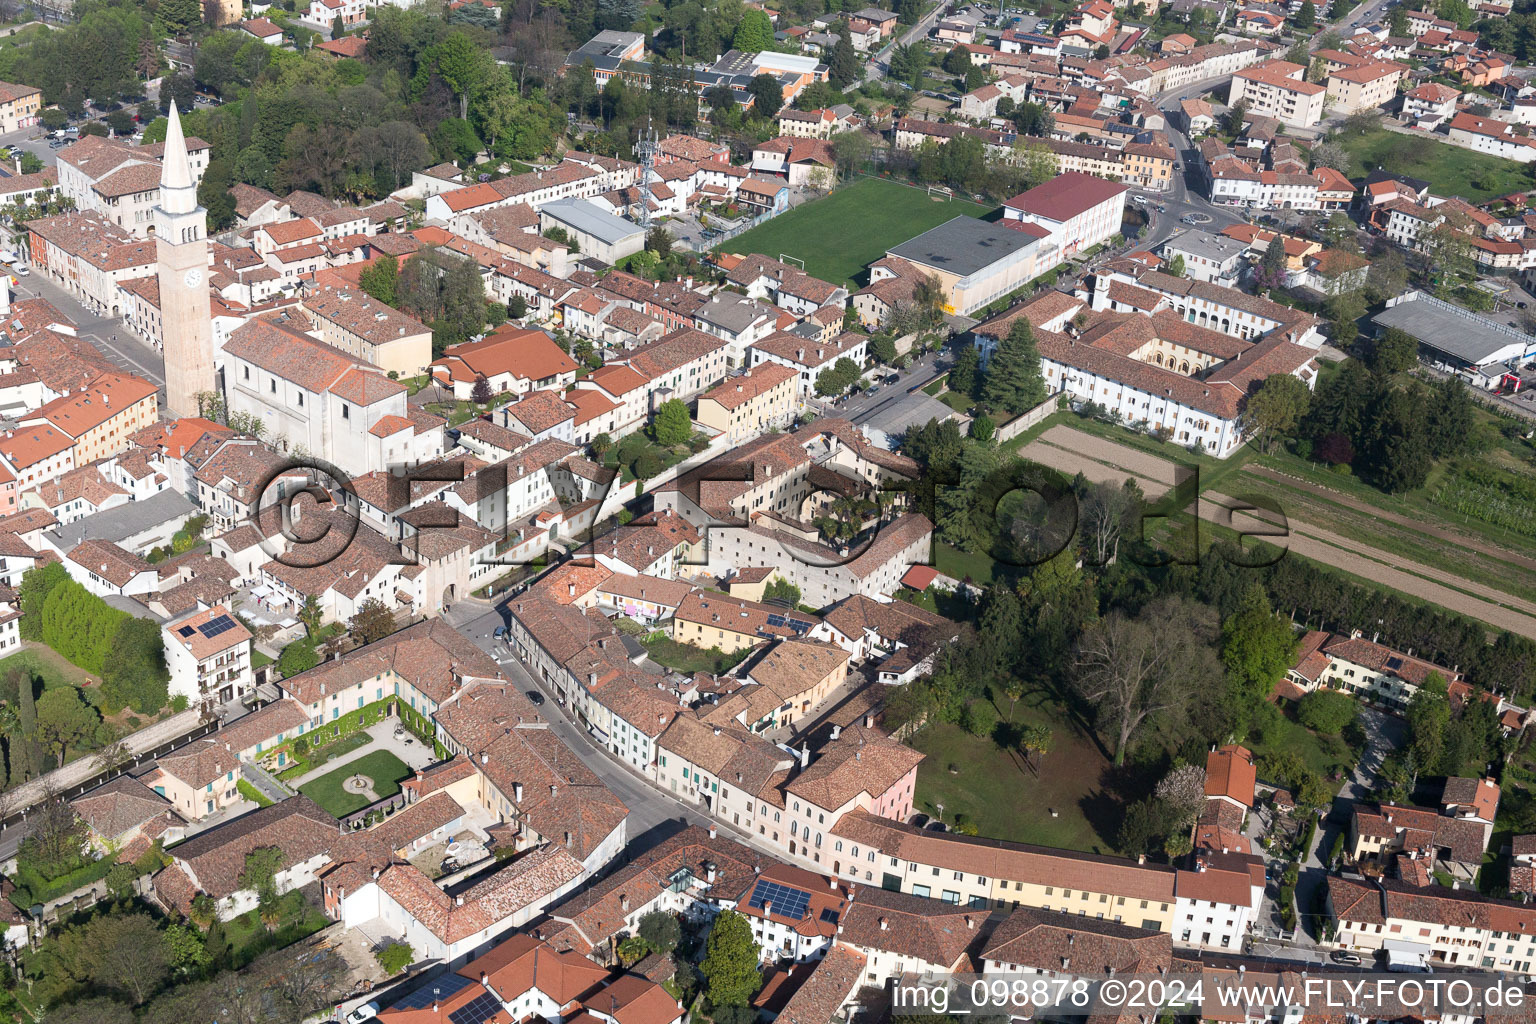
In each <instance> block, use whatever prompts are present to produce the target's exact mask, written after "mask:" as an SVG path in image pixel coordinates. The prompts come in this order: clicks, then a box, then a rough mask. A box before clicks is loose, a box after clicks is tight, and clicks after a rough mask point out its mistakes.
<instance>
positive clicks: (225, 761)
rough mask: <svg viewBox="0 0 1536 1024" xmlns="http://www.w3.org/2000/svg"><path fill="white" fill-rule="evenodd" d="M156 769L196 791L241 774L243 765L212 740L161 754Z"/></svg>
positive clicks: (156, 759) (199, 741) (156, 761)
mask: <svg viewBox="0 0 1536 1024" xmlns="http://www.w3.org/2000/svg"><path fill="white" fill-rule="evenodd" d="M155 767H156V768H158V769H160V770H161V771H163V772H165V773H166V774H167V775H169V776H171V777H172V778H176V779H180V780H181V781H182V782H185V783H186V784H187V785H188V786H191V787H192V788H193V789H202V788H204V787H205V786H207V785H208V784H209V783H212V782H216V781H218V780H219V779H220V778H223V777H225V776H228V775H229V773H230V772H235V773H238V772H239V771H240V761H239V759H238V758H236V757H235V755H234V754H232V753H231V752H229V751H227V750H225V749H224V747H223V745H222V744H220V743H219V742H218V741H217V740H215V739H212V738H209V739H201V740H193V741H192V742H191V743H188V744H187V745H186V746H184V747H178V748H177V749H175V750H173V751H171V752H170V753H168V754H161V755H160V756H159V757H157V758H155ZM204 834H205V835H206V834H207V833H204Z"/></svg>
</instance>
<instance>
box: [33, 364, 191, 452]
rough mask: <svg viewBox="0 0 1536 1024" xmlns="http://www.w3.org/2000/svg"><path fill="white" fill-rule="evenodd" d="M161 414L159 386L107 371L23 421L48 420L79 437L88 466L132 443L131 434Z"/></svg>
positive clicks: (79, 448)
mask: <svg viewBox="0 0 1536 1024" xmlns="http://www.w3.org/2000/svg"><path fill="white" fill-rule="evenodd" d="M159 418H160V401H159V397H158V393H157V389H156V388H155V386H154V385H153V384H151V383H149V382H148V381H145V380H140V379H139V378H138V377H131V376H128V375H127V374H116V373H104V374H102V375H101V376H100V377H97V378H96V379H95V380H93V381H91V383H89V384H87V385H86V386H85V387H83V388H81V389H80V390H79V391H76V392H75V393H74V394H72V395H62V396H60V397H59V398H56V399H54V400H53V401H51V402H49V403H48V404H47V405H44V406H42V407H41V408H39V409H38V410H37V411H36V412H33V413H30V414H28V415H27V416H25V417H23V418H22V419H21V421H20V422H21V423H23V424H28V423H48V424H51V425H52V426H53V427H54V428H55V429H57V430H58V431H60V432H61V433H63V434H64V435H66V436H68V437H70V438H73V439H74V442H75V455H74V458H75V465H77V466H83V465H85V464H86V463H89V462H95V461H96V460H97V459H104V458H106V457H107V456H109V455H116V454H117V453H118V452H121V451H123V450H125V449H126V448H127V447H128V438H129V437H131V436H132V435H133V434H135V433H137V432H138V431H140V430H142V429H144V428H145V427H148V426H153V425H154V424H155V423H156V422H157V421H158V420H159Z"/></svg>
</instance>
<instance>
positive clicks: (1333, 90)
mask: <svg viewBox="0 0 1536 1024" xmlns="http://www.w3.org/2000/svg"><path fill="white" fill-rule="evenodd" d="M1405 70H1406V69H1405V68H1404V67H1403V66H1402V65H1401V64H1393V63H1391V62H1388V61H1377V62H1373V63H1369V64H1360V65H1357V66H1355V67H1350V68H1340V69H1338V70H1337V71H1330V72H1329V73H1328V81H1327V96H1328V101H1329V102H1330V103H1332V104H1333V113H1335V114H1353V113H1355V112H1356V111H1360V110H1375V109H1376V108H1377V107H1380V106H1383V105H1384V104H1386V103H1387V102H1388V101H1390V100H1393V99H1395V98H1396V97H1397V83H1398V82H1400V81H1402V79H1403V72H1404V71H1405Z"/></svg>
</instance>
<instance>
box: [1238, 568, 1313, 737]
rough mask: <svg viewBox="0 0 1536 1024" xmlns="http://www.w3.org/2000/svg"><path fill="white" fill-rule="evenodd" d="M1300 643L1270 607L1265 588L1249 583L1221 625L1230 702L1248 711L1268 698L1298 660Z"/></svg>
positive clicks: (1287, 624)
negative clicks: (1235, 607)
mask: <svg viewBox="0 0 1536 1024" xmlns="http://www.w3.org/2000/svg"><path fill="white" fill-rule="evenodd" d="M1298 642H1299V641H1298V640H1297V637H1296V634H1295V632H1294V631H1293V630H1292V629H1291V627H1290V624H1289V623H1288V622H1286V620H1285V619H1283V618H1282V617H1280V616H1279V615H1276V614H1275V613H1274V612H1273V611H1272V610H1271V609H1270V606H1269V599H1268V598H1267V597H1265V595H1264V590H1263V588H1262V587H1260V586H1259V585H1258V584H1257V583H1254V584H1250V585H1249V587H1248V589H1247V590H1245V591H1244V592H1243V595H1242V598H1241V601H1240V603H1239V605H1238V607H1237V609H1236V610H1235V611H1234V612H1233V613H1232V614H1231V615H1229V616H1227V619H1226V621H1225V622H1223V623H1222V624H1221V663H1222V665H1223V666H1224V667H1225V668H1226V673H1227V693H1228V701H1229V703H1230V704H1231V705H1234V706H1235V707H1237V708H1239V709H1240V710H1246V709H1249V708H1252V707H1254V706H1256V705H1257V704H1258V703H1259V702H1261V701H1263V700H1264V699H1265V698H1267V697H1268V696H1269V692H1270V690H1272V689H1274V685H1275V683H1277V682H1279V681H1280V679H1281V678H1283V677H1284V675H1285V673H1286V670H1287V669H1289V668H1290V667H1291V665H1292V664H1294V663H1295V658H1296V645H1297V643H1298Z"/></svg>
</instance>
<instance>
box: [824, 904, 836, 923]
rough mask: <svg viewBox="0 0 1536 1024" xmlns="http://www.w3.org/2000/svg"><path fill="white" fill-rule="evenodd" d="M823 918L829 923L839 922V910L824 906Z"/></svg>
mask: <svg viewBox="0 0 1536 1024" xmlns="http://www.w3.org/2000/svg"><path fill="white" fill-rule="evenodd" d="M821 919H822V920H823V921H825V922H827V924H837V911H835V910H833V909H832V908H831V907H822V908H821Z"/></svg>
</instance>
